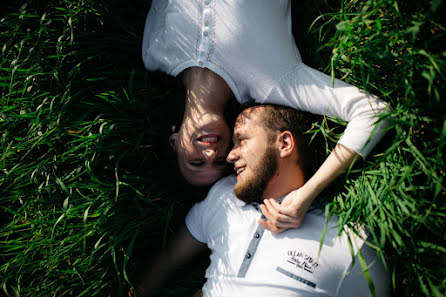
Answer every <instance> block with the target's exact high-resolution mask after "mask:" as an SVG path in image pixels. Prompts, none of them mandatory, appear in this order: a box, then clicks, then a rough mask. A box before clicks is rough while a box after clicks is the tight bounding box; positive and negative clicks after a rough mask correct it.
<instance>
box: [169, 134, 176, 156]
mask: <svg viewBox="0 0 446 297" xmlns="http://www.w3.org/2000/svg"><path fill="white" fill-rule="evenodd" d="M169 144H170V147H171V148H172V149H173V151H174V152H176V151H177V150H178V133H172V134H170V136H169Z"/></svg>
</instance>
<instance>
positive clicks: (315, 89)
mask: <svg viewBox="0 0 446 297" xmlns="http://www.w3.org/2000/svg"><path fill="white" fill-rule="evenodd" d="M290 5H291V4H290V1H289V0H274V1H271V0H226V1H222V0H169V1H167V0H153V1H152V7H151V9H150V11H149V14H148V16H147V20H146V25H145V30H144V38H143V45H142V56H143V60H144V64H145V66H146V68H147V69H148V70H161V71H163V72H165V73H167V74H170V75H173V76H177V75H178V74H179V73H180V72H181V71H183V70H184V69H186V68H189V67H192V66H195V67H206V68H208V69H210V70H212V71H213V72H215V73H217V74H218V75H219V76H221V77H222V78H223V79H224V80H225V81H226V83H227V84H228V85H229V86H230V88H231V90H232V92H233V93H234V95H235V97H236V98H237V100H238V101H239V102H240V103H244V102H246V101H249V100H255V101H256V102H258V103H275V104H280V105H286V106H290V107H293V108H296V109H299V110H303V111H308V112H311V113H315V114H321V115H327V116H335V117H338V118H341V119H343V120H345V121H347V122H348V125H347V128H346V129H345V131H344V135H343V137H342V138H341V139H340V141H339V143H341V144H343V145H344V146H346V147H348V148H350V149H352V150H353V151H355V152H356V153H358V154H359V155H361V156H362V157H363V158H364V157H365V156H366V155H367V154H368V153H369V152H370V150H371V149H372V148H373V147H374V145H375V144H376V143H377V142H378V141H379V140H380V139H381V137H382V136H383V134H384V132H383V127H381V128H380V129H378V131H377V132H375V133H374V134H373V136H372V138H371V140H370V141H369V142H368V140H369V137H370V135H371V134H372V131H373V128H374V123H375V122H376V119H377V118H376V115H377V114H379V113H381V112H382V111H383V110H384V108H385V106H386V103H385V102H384V101H382V100H380V99H379V98H377V97H374V96H370V95H367V94H365V93H364V92H363V91H361V90H360V89H358V88H356V87H354V86H351V85H349V84H347V83H345V82H342V81H340V80H337V79H334V80H333V79H332V78H331V77H330V76H328V75H325V74H323V73H322V72H319V71H317V70H315V69H312V68H310V67H308V66H306V65H305V64H303V63H302V60H301V58H300V54H299V50H298V49H297V47H296V44H295V42H294V38H293V35H292V32H291V12H290V11H291V9H290ZM381 126H382V125H381ZM366 144H367V145H366Z"/></svg>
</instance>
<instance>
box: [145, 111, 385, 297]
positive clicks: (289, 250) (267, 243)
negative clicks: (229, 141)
mask: <svg viewBox="0 0 446 297" xmlns="http://www.w3.org/2000/svg"><path fill="white" fill-rule="evenodd" d="M305 117H306V115H305V114H304V113H302V112H299V111H296V110H293V109H291V108H286V107H281V106H273V105H261V106H255V107H251V108H248V109H245V110H244V111H243V112H242V113H241V114H240V115H239V117H238V118H237V122H236V125H235V128H234V134H233V141H234V147H233V149H232V150H231V152H230V153H229V155H228V157H227V160H228V162H230V163H232V164H233V165H234V169H235V171H236V174H237V176H236V177H234V176H229V177H226V178H223V179H222V180H221V181H219V182H218V183H216V184H215V185H214V186H213V188H212V189H211V191H210V192H209V194H208V196H207V198H206V199H205V200H204V201H202V202H200V203H197V204H196V205H194V206H193V208H192V209H191V210H190V212H189V213H188V215H187V217H186V227H185V228H184V229H183V230H182V231H181V232H180V233H179V235H178V237H177V238H176V240H175V241H174V243H173V245H172V246H171V247H170V248H169V250H168V251H167V252H166V253H165V254H164V255H163V256H162V257H161V258H160V261H158V263H157V265H155V266H154V267H153V268H152V270H151V271H152V272H151V273H149V274H148V277H146V279H145V282H143V283H142V286H141V287H140V289H141V290H140V292H141V293H142V294H141V296H145V295H144V294H145V293H148V292H150V288H151V287H152V285H153V283H157V282H159V281H161V280H162V279H163V278H164V277H165V276H167V275H168V274H169V273H170V272H171V271H172V268H173V267H174V266H175V265H177V264H182V263H184V261H185V259H187V258H189V257H190V256H191V255H193V254H194V253H196V252H197V251H199V250H202V249H204V247H205V246H206V245H207V247H208V248H209V249H211V251H212V253H211V256H210V259H211V264H210V266H209V267H208V269H207V270H206V278H207V282H206V283H205V285H204V287H203V296H274V295H276V296H355V297H357V296H359V297H360V296H372V293H371V291H372V292H375V293H376V296H385V295H386V289H387V287H388V286H387V277H386V276H387V274H386V272H385V270H384V268H383V265H382V263H381V262H380V261H379V260H378V259H377V257H376V254H375V253H374V251H373V250H372V249H371V248H370V247H369V246H368V245H366V244H365V243H364V239H365V238H366V235H365V232H364V231H363V230H361V229H358V230H356V232H354V231H353V230H351V229H347V228H344V229H345V232H344V233H343V235H342V236H340V237H338V236H337V234H338V229H337V223H336V221H335V220H334V219H332V220H330V221H329V222H328V223H327V222H326V218H325V216H324V215H321V214H320V211H311V212H309V213H308V214H307V215H306V216H305V219H304V221H303V224H302V225H301V227H300V228H299V229H289V230H286V231H284V232H282V233H280V234H273V233H270V232H268V231H265V229H264V228H263V227H262V226H261V225H260V224H259V223H261V224H263V221H264V220H265V217H264V216H262V213H261V210H260V207H259V203H261V202H262V201H263V200H264V199H267V198H274V199H275V200H273V201H272V202H270V201H269V200H266V202H265V203H278V204H279V203H280V202H281V199H282V197H284V196H285V195H287V194H288V193H289V192H291V191H294V190H296V189H298V188H299V187H301V186H302V185H303V184H304V183H305V168H306V167H307V165H308V161H309V160H308V157H307V152H306V149H305V148H306V142H305V135H304V134H303V133H304V132H305V131H306V130H307V127H305V126H306V125H305V122H308V121H306V120H305ZM309 123H311V122H309ZM310 161H311V160H310ZM325 228H326V229H325ZM324 232H325V235H324V240H323V245H322V246H321V245H320V238H321V235H322V234H324ZM354 262H355V265H353V267H352V264H353V263H354ZM363 269H364V270H366V272H363V271H362V270H363ZM160 272H161V273H160ZM365 276H366V277H367V278H369V281H370V283H369V284H368V282H367V281H366V277H365ZM137 296H138V297H139V296H140V295H137Z"/></svg>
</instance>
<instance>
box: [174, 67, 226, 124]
mask: <svg viewBox="0 0 446 297" xmlns="http://www.w3.org/2000/svg"><path fill="white" fill-rule="evenodd" d="M181 80H182V82H183V84H184V87H185V89H186V110H185V116H188V115H195V116H197V115H198V116H199V115H201V114H215V115H218V116H223V114H224V111H225V107H226V103H227V102H228V100H229V99H230V98H231V97H232V96H233V95H232V91H231V89H230V88H229V86H228V84H227V83H226V82H225V81H224V80H223V79H222V78H221V77H220V76H218V75H217V74H215V73H214V72H212V71H211V70H209V69H207V68H198V67H192V68H188V69H186V70H185V71H183V72H182V73H181Z"/></svg>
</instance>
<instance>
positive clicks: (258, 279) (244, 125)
mask: <svg viewBox="0 0 446 297" xmlns="http://www.w3.org/2000/svg"><path fill="white" fill-rule="evenodd" d="M143 59H144V63H145V65H146V68H147V69H149V70H161V71H163V72H166V73H167V74H170V75H173V76H176V77H178V78H179V79H180V80H181V82H182V83H183V85H184V87H185V89H186V98H185V112H184V116H183V120H182V123H181V126H180V127H179V130H178V131H177V132H175V133H173V134H172V135H171V137H170V143H171V146H172V147H173V149H174V150H175V152H176V154H177V159H178V168H179V170H180V172H181V174H182V175H183V177H184V178H185V180H186V181H188V182H189V183H191V184H193V185H197V186H202V185H210V184H213V183H215V182H216V181H218V180H219V179H220V178H221V177H222V175H223V172H224V169H225V168H226V166H228V164H229V163H232V165H233V166H234V169H235V173H236V174H237V178H234V177H226V178H224V179H222V180H221V181H219V182H218V183H216V184H215V185H214V186H213V188H212V189H211V191H210V193H209V195H208V197H207V198H206V199H205V200H204V201H203V202H201V203H199V204H197V205H196V206H194V207H193V208H192V210H191V211H190V212H189V214H188V216H187V218H186V227H185V229H183V230H182V231H180V232H179V234H178V237H177V239H175V240H174V243H173V245H172V247H171V248H170V249H169V250H168V251H167V252H166V253H165V254H163V255H161V256H160V259H159V261H158V262H157V264H155V265H154V266H153V267H151V269H149V272H148V274H147V276H146V277H145V280H143V281H142V283H141V285H140V286H139V288H140V291H139V293H140V294H139V295H137V296H144V295H145V294H150V293H151V292H152V289H151V288H152V287H153V285H155V287H156V284H154V283H153V282H155V283H160V282H162V278H163V277H164V276H165V275H166V276H167V275H168V274H169V273H170V271H171V268H173V267H174V266H175V265H177V264H180V263H182V262H183V261H184V260H185V259H186V258H189V256H190V255H192V254H194V253H195V252H196V251H198V250H200V249H202V247H203V245H204V244H207V246H208V247H209V248H210V249H211V251H212V254H211V265H210V266H209V268H208V270H207V272H206V277H207V282H206V284H205V286H204V289H203V294H204V295H205V296H216V295H224V296H233V295H234V296H235V295H241V294H242V293H243V295H248V296H249V295H250V296H262V295H263V296H270V295H272V294H279V295H282V296H283V295H286V296H306V295H305V294H309V295H311V294H316V293H320V294H326V295H330V296H332V295H334V296H344V295H345V294H350V293H352V292H357V294H356V293H355V296H362V295H361V294H360V292H363V291H364V290H363V289H364V288H366V289H367V290H365V291H364V294H365V295H364V296H368V290H371V291H374V290H375V289H374V288H375V287H376V292H377V293H380V294H381V293H382V294H384V293H383V292H384V291H385V290H384V289H385V288H386V285H385V279H386V278H385V273H383V272H382V271H383V270H382V269H381V268H382V267H381V266H380V265H381V264H380V262H379V261H377V263H375V266H374V267H375V268H372V269H371V270H370V271H366V272H365V273H364V274H363V275H362V272H361V273H360V274H361V277H362V281H358V280H356V279H355V276H354V275H356V274H355V269H357V270H358V271H361V270H362V269H365V268H366V267H368V266H367V265H368V264H370V262H371V261H374V260H373V259H374V257H375V256H374V253H373V252H371V251H368V250H367V248H366V247H367V245H366V244H365V243H364V242H365V240H366V237H367V236H366V232H364V230H361V229H360V228H359V229H358V230H351V229H348V230H346V231H345V232H344V234H343V236H341V237H339V238H338V237H337V236H336V234H337V230H335V229H333V228H332V227H333V226H335V225H336V223H335V221H333V220H334V219H332V220H330V221H328V223H327V225H326V229H324V223H325V218H323V217H320V216H319V215H317V214H315V213H314V212H309V213H308V214H307V212H308V209H309V208H310V206H311V204H312V202H313V200H314V199H315V198H316V197H317V196H318V194H319V193H320V192H321V191H322V190H323V189H324V188H326V187H327V185H328V184H330V183H331V182H332V181H333V180H335V179H336V178H337V177H338V176H339V175H340V174H341V173H342V172H344V171H345V170H346V169H347V168H349V167H350V166H351V164H352V162H354V161H355V160H356V159H357V158H358V156H360V157H362V158H365V157H366V156H367V154H368V153H369V152H370V150H371V149H372V148H373V147H374V145H375V144H376V143H377V142H378V141H379V140H380V138H381V137H382V136H383V130H384V125H385V123H379V124H376V122H377V119H378V117H379V115H380V114H381V113H383V112H384V110H385V108H386V103H385V102H384V101H382V100H381V99H379V98H377V97H374V96H371V95H368V94H366V93H365V92H363V91H362V90H360V89H358V88H356V87H354V86H351V85H349V84H347V83H344V82H342V81H340V80H337V79H332V78H331V77H329V76H327V75H325V74H323V73H321V72H319V71H317V70H314V69H312V68H310V67H308V66H306V65H305V64H303V63H302V61H301V58H300V54H299V51H298V49H297V47H296V45H295V43H294V39H293V36H292V33H291V15H290V1H286V0H284V1H266V0H265V1H254V0H247V1H246V0H245V1H217V0H204V1H182V0H177V1H153V2H152V7H151V9H150V11H149V14H148V17H147V21H146V27H145V32H144V40H143ZM232 97H235V99H236V100H237V101H238V102H240V103H246V102H249V101H253V102H256V103H259V104H267V105H266V106H263V107H262V106H260V107H252V108H250V109H247V110H245V111H244V112H243V113H242V114H241V115H240V116H239V117H238V120H237V122H236V127H235V129H234V134H233V136H232V139H233V147H232V150H231V134H232V131H230V129H229V126H228V124H227V123H226V121H225V118H224V111H225V108H226V104H227V102H228V101H229V99H231V98H232ZM271 104H273V105H271ZM283 106H285V107H283ZM293 109H295V110H300V111H306V112H310V113H315V114H321V115H326V116H333V117H338V118H341V119H343V120H345V121H347V122H348V124H347V127H346V129H345V131H344V135H343V136H342V138H341V139H340V140H339V142H338V144H337V145H336V147H335V148H334V150H333V151H332V152H331V154H330V155H329V156H328V157H327V159H326V160H325V162H324V163H323V164H322V165H321V166H320V168H319V169H318V170H317V171H316V172H315V173H314V174H313V175H312V176H307V175H305V168H306V166H308V165H307V164H308V162H311V159H308V158H309V157H307V156H306V154H305V153H304V152H305V146H306V145H307V143H306V141H307V140H304V138H303V137H302V133H303V132H305V131H307V130H308V129H310V128H311V126H310V127H305V125H304V122H305V120H304V117H301V116H299V114H300V113H299V112H298V111H294V110H293ZM265 110H273V111H265ZM279 111H280V112H279ZM296 121H297V122H296ZM300 125H301V126H300ZM296 126H300V127H301V128H299V129H300V130H299V129H298V128H295V127H296ZM304 127H305V128H306V129H307V130H305V129H303V128H304ZM293 130H294V131H293ZM228 153H229V155H228ZM227 161H228V162H229V163H227ZM233 187H234V190H232V188H233ZM306 214H307V215H306ZM296 228H298V229H296ZM265 229H266V230H268V232H264V230H265ZM324 230H326V231H324ZM269 231H271V232H269ZM323 232H324V234H325V239H324V245H323V246H322V249H321V250H320V251H319V249H318V248H319V238H320V235H321V234H322V233H323ZM325 232H326V233H325ZM349 247H351V251H350V249H349ZM319 253H320V254H319ZM363 254H364V255H363ZM173 255H175V256H173ZM354 259H358V261H357V262H360V263H361V265H354V266H353V268H352V267H351V266H352V265H351V264H352V263H353V262H355V261H354ZM357 264H358V263H357ZM287 265H288V266H289V265H291V267H286V266H287ZM358 267H359V268H358ZM352 269H353V270H352ZM350 270H351V272H350V274H348V275H350V276H351V277H350V278H349V277H347V276H346V275H347V272H349V271H350ZM365 270H367V269H365ZM155 271H156V272H155ZM358 271H356V272H358ZM161 272H163V273H161ZM371 272H376V273H375V274H374V275H373V277H370V275H371ZM154 275H158V276H159V279H158V278H157V277H154ZM364 276H366V278H367V280H368V281H366V278H364ZM371 280H373V281H371ZM158 281H159V282H158ZM282 281H283V282H282ZM374 281H375V282H378V283H379V285H378V286H373V282H374ZM352 290H353V291H352ZM380 294H378V295H380Z"/></svg>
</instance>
